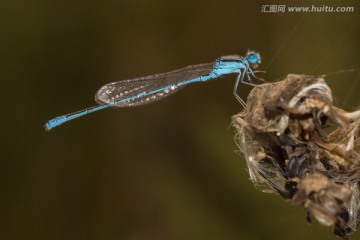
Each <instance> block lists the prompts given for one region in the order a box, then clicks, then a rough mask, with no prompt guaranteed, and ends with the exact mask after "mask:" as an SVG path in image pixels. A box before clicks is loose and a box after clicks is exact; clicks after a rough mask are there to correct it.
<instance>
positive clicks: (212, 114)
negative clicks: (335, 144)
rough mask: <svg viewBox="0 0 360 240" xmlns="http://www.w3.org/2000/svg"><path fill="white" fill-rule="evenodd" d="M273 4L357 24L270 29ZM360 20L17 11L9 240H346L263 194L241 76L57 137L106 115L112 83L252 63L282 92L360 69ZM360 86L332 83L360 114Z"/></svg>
mask: <svg viewBox="0 0 360 240" xmlns="http://www.w3.org/2000/svg"><path fill="white" fill-rule="evenodd" d="M265 4H286V5H288V6H308V5H311V4H314V5H317V6H322V5H324V4H325V5H329V6H353V7H355V11H354V12H353V13H311V14H310V13H308V14H304V13H277V14H276V13H262V12H261V9H262V6H263V5H265ZM359 11H360V6H359V2H358V1H356V0H325V1H294V0H293V1H271V2H270V1H265V0H260V1H240V0H222V1H215V0H208V1H202V0H198V1H190V0H171V1H170V0H168V1H166V0H134V1H130V0H118V1H116V0H103V1H99V0H88V1H81V0H75V1H74V0H71V1H70V0H62V1H58V0H31V1H24V0H2V1H1V2H0V29H1V40H0V48H1V52H0V79H1V86H2V87H1V94H0V97H1V99H2V111H1V117H0V126H1V148H0V149H1V152H2V155H1V160H0V194H1V195H0V239H6V240H7V239H54V240H55V239H68V240H70V239H96V240H97V239H101V240H102V239H104V240H105V239H106V240H112V239H122V240H145V239H146V240H151V239H156V240H162V239H165V240H167V239H179V240H180V239H181V240H182V239H196V240H200V239H207V240H212V239H214V240H218V239H226V240H231V239H247V240H252V239H276V240H281V239H293V240H297V239H336V238H335V237H333V236H332V233H331V232H332V231H331V229H328V228H325V227H322V226H320V225H319V224H318V223H317V222H316V221H315V220H314V222H313V224H312V225H311V226H309V225H308V224H307V223H306V222H305V217H306V215H305V211H304V210H303V209H301V208H300V207H297V206H293V205H291V204H290V203H288V202H285V201H283V200H282V199H280V198H279V197H277V196H275V195H271V194H265V193H261V192H259V191H258V190H256V189H255V188H254V187H253V185H252V183H251V182H250V181H249V180H248V178H249V177H248V173H247V172H246V164H245V160H244V158H243V157H242V156H241V155H238V154H236V152H235V151H236V150H237V147H236V145H235V143H234V141H233V137H234V130H233V129H232V128H231V127H229V126H230V121H231V120H230V119H231V116H232V115H234V114H236V113H238V112H240V111H241V110H242V108H241V106H240V105H239V103H238V102H237V101H236V100H235V98H234V97H233V95H232V89H233V84H234V80H235V76H229V77H225V78H222V79H220V80H217V81H212V82H208V83H204V84H194V85H192V86H188V87H187V88H185V89H184V90H182V91H180V92H179V93H177V94H175V95H173V96H171V97H169V98H167V99H164V100H163V101H160V102H157V103H154V104H151V105H147V106H144V107H139V108H128V109H108V110H104V111H102V112H98V113H95V114H92V115H89V116H86V117H83V118H81V119H78V120H74V121H72V122H69V123H68V124H66V125H63V126H61V127H59V128H56V129H54V130H53V131H51V132H45V130H44V128H43V125H44V123H45V122H46V121H47V120H49V119H50V118H53V117H56V116H59V115H62V114H65V113H69V112H73V111H77V110H80V109H82V108H85V107H88V106H92V105H95V103H94V100H93V98H94V94H95V92H96V91H97V89H98V88H99V87H101V86H102V85H104V84H106V83H108V82H112V81H118V80H122V79H129V78H133V77H139V76H143V75H148V74H154V73H161V72H167V71H171V70H174V69H177V68H180V67H184V66H187V65H191V64H197V63H204V62H211V61H213V60H215V59H216V58H217V57H219V56H222V55H226V54H241V55H243V54H245V53H246V51H247V49H249V48H250V49H255V50H257V51H260V52H261V54H262V56H263V64H262V65H261V68H260V69H262V70H266V74H265V75H264V76H263V77H264V78H265V79H266V80H268V81H275V80H278V79H281V78H282V77H283V76H285V75H286V74H288V73H305V74H324V73H330V72H334V71H338V70H346V69H359V68H360V56H359V52H360V51H359V50H360V45H359V40H360V36H359V32H360V23H359V19H360V13H359ZM270 63H271V64H270ZM359 79H360V75H359V72H356V71H355V72H352V73H342V74H335V75H332V76H329V77H328V78H327V80H328V84H329V85H330V87H331V88H332V89H333V93H334V95H335V96H336V102H337V104H339V105H340V106H341V107H344V108H345V109H347V110H354V109H356V108H357V107H358V106H359V104H360V97H359V90H360V84H359V83H358V82H359ZM250 90H251V88H250V87H248V86H241V87H240V95H241V96H243V98H246V96H247V94H248V93H249V91H250ZM359 238H360V234H359V233H356V234H354V235H353V239H359Z"/></svg>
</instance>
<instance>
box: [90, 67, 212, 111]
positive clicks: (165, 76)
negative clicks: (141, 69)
mask: <svg viewBox="0 0 360 240" xmlns="http://www.w3.org/2000/svg"><path fill="white" fill-rule="evenodd" d="M213 66H214V63H205V64H198V65H192V66H188V67H184V68H181V69H178V70H174V71H171V72H168V73H162V74H155V75H150V76H145V77H140V78H135V79H130V80H124V81H119V82H112V83H109V84H106V85H104V86H102V87H101V88H100V89H99V91H98V92H97V93H96V95H95V100H96V102H98V103H99V104H114V105H113V106H116V107H133V106H139V105H144V104H147V103H151V102H155V101H158V100H160V99H162V98H164V97H166V96H169V95H171V94H173V93H175V92H176V91H178V90H180V89H181V88H182V87H184V85H186V84H184V85H182V86H178V85H177V84H179V83H183V82H186V81H188V80H191V79H195V78H198V77H200V76H205V75H209V74H210V73H211V70H212V69H213ZM180 85H181V84H180Z"/></svg>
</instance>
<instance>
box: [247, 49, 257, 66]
mask: <svg viewBox="0 0 360 240" xmlns="http://www.w3.org/2000/svg"><path fill="white" fill-rule="evenodd" d="M246 59H247V60H248V62H249V63H250V64H251V67H252V68H253V69H256V68H257V67H258V66H259V64H260V63H261V56H260V53H258V52H254V51H250V50H249V51H248V52H247V53H246Z"/></svg>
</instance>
